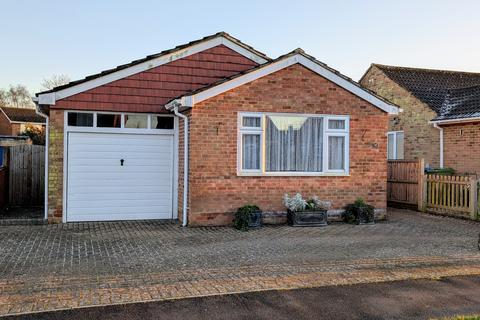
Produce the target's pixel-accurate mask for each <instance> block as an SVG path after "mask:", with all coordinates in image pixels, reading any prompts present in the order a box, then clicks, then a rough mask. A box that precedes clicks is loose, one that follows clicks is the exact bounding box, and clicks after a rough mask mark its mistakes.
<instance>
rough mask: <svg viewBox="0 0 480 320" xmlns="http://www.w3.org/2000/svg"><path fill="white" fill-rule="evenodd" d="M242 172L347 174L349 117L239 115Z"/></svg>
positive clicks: (240, 165)
mask: <svg viewBox="0 0 480 320" xmlns="http://www.w3.org/2000/svg"><path fill="white" fill-rule="evenodd" d="M239 117H240V119H239V150H238V152H239V166H238V168H239V173H241V174H249V173H251V174H257V175H258V174H265V175H276V174H279V175H289V174H291V175H302V174H313V175H315V174H319V175H320V174H323V173H339V174H346V173H348V158H347V153H348V117H345V116H318V115H301V114H274V113H272V114H259V113H254V114H240V115H239Z"/></svg>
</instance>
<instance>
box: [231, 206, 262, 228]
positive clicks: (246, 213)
mask: <svg viewBox="0 0 480 320" xmlns="http://www.w3.org/2000/svg"><path fill="white" fill-rule="evenodd" d="M259 211H261V210H260V208H259V207H257V206H256V205H246V206H243V207H241V208H238V210H237V212H235V219H234V220H233V226H234V227H235V228H236V229H238V230H242V231H248V229H249V228H250V227H249V223H250V219H251V217H252V214H253V213H255V212H259Z"/></svg>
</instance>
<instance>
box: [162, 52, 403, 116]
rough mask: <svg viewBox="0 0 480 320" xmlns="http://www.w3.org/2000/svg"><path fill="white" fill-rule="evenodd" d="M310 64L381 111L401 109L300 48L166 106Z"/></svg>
mask: <svg viewBox="0 0 480 320" xmlns="http://www.w3.org/2000/svg"><path fill="white" fill-rule="evenodd" d="M295 56H297V57H299V58H297V59H294V60H291V61H290V63H289V64H287V63H285V62H284V61H285V60H288V59H289V58H293V57H295ZM301 58H304V59H301ZM308 62H310V65H309V66H307V67H309V68H310V69H312V68H313V69H314V70H313V71H315V72H317V73H319V74H321V75H322V76H324V77H325V78H327V79H329V80H330V81H333V82H335V83H336V84H338V85H339V86H341V87H343V88H345V89H346V90H348V91H350V92H352V93H354V94H356V95H357V96H360V97H361V98H363V99H364V100H366V101H368V102H370V103H372V104H373V105H375V106H377V107H378V108H380V109H382V110H384V111H386V112H393V113H396V112H398V110H399V108H398V107H397V106H396V105H394V104H393V103H391V102H390V101H388V100H386V99H384V98H382V97H380V96H378V95H376V94H375V93H374V92H372V91H370V90H368V89H366V88H364V87H362V86H361V85H360V84H359V83H357V82H356V81H354V80H352V79H351V78H349V77H347V76H345V75H343V74H341V73H340V72H339V71H337V70H335V69H333V68H331V67H330V66H328V65H327V64H325V63H323V62H321V61H319V60H317V59H316V58H315V57H313V56H311V55H308V54H306V53H305V51H303V50H302V49H300V48H298V49H295V50H293V51H292V52H290V53H287V54H285V55H282V56H279V57H278V58H276V59H274V60H271V61H269V62H267V63H264V64H261V65H258V66H257V67H255V68H252V69H249V70H246V71H243V72H241V73H238V74H235V75H233V76H231V77H228V78H225V79H222V80H219V81H217V82H214V83H212V84H210V85H208V86H205V87H202V88H199V89H197V90H193V91H191V92H188V93H186V94H183V95H181V96H179V97H177V98H175V99H172V100H170V101H169V102H168V103H167V104H166V107H167V108H168V109H169V108H170V106H172V103H175V102H178V100H180V99H183V100H184V102H186V101H187V100H189V101H193V100H194V101H195V102H199V99H198V98H195V99H192V98H191V97H192V96H195V95H198V94H202V93H203V94H204V97H203V96H202V97H201V100H204V99H206V98H208V97H209V96H214V95H216V94H218V93H217V90H215V89H217V88H220V87H221V86H222V85H225V88H223V89H222V90H224V91H227V90H230V89H231V88H232V86H235V85H230V86H229V85H228V84H229V83H233V82H234V81H235V80H236V79H240V78H242V77H243V78H244V81H243V82H241V81H239V82H238V84H240V85H241V84H242V83H246V82H250V81H253V80H255V79H258V78H260V77H262V76H264V75H267V74H269V73H265V72H264V73H262V71H263V70H266V69H267V68H269V67H272V70H273V72H274V71H276V70H277V69H275V68H274V67H273V66H274V65H278V67H277V68H278V69H283V68H285V67H288V66H289V65H292V64H294V63H301V64H302V65H304V66H306V64H308ZM279 63H281V64H279ZM312 63H313V64H312ZM320 70H321V72H319V71H320ZM255 73H256V75H254V74H255ZM333 79H335V80H333ZM222 90H218V91H219V92H224V91H222ZM209 91H211V92H212V93H210V94H205V93H206V92H209ZM207 96H208V97H207ZM185 98H187V99H185ZM201 100H200V101H201ZM187 104H188V103H187Z"/></svg>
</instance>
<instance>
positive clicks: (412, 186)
mask: <svg viewBox="0 0 480 320" xmlns="http://www.w3.org/2000/svg"><path fill="white" fill-rule="evenodd" d="M423 167H424V162H423V159H419V160H388V175H387V201H388V204H389V206H399V205H400V206H408V207H412V208H415V209H422V206H423V177H424V174H423Z"/></svg>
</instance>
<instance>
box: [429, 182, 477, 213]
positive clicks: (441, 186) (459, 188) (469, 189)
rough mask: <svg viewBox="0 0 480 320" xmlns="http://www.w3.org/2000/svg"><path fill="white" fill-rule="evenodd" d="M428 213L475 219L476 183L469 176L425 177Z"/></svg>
mask: <svg viewBox="0 0 480 320" xmlns="http://www.w3.org/2000/svg"><path fill="white" fill-rule="evenodd" d="M425 181H426V185H427V199H426V207H427V210H428V211H433V212H437V213H443V214H450V215H456V216H462V217H465V218H472V219H476V215H477V206H478V182H477V180H476V179H475V178H474V177H469V176H442V175H427V176H426V179H425Z"/></svg>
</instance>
